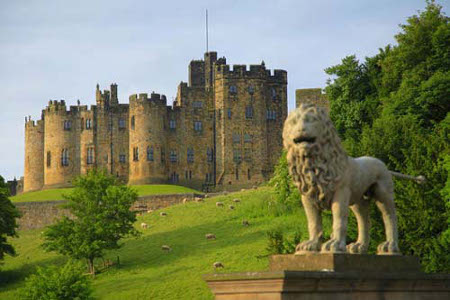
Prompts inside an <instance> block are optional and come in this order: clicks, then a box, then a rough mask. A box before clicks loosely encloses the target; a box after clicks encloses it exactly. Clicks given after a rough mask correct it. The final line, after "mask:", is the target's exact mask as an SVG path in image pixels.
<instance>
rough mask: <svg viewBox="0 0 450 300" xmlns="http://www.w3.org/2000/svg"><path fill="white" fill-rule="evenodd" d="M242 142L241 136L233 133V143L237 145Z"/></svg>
mask: <svg viewBox="0 0 450 300" xmlns="http://www.w3.org/2000/svg"><path fill="white" fill-rule="evenodd" d="M240 142H241V136H240V135H239V134H237V133H233V143H234V144H237V143H240Z"/></svg>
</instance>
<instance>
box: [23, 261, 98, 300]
mask: <svg viewBox="0 0 450 300" xmlns="http://www.w3.org/2000/svg"><path fill="white" fill-rule="evenodd" d="M91 294H92V288H91V284H90V281H89V279H88V278H87V277H86V276H85V275H83V270H82V267H81V266H80V265H79V264H77V263H76V262H73V261H68V262H67V263H66V264H65V265H64V266H63V267H62V268H58V267H56V266H50V267H47V268H44V269H43V268H38V270H37V273H36V274H33V275H31V276H30V277H28V278H27V279H26V282H25V287H24V288H23V290H22V291H21V298H22V299H24V300H41V299H45V300H65V299H67V300H71V299H78V300H88V299H93V298H92V296H91Z"/></svg>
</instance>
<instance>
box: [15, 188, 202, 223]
mask: <svg viewBox="0 0 450 300" xmlns="http://www.w3.org/2000/svg"><path fill="white" fill-rule="evenodd" d="M196 196H199V195H196V194H194V193H187V194H168V195H149V196H143V197H139V198H138V200H137V201H136V202H135V203H134V205H133V207H132V208H131V209H132V210H135V211H147V210H150V209H152V210H155V209H160V208H164V207H167V206H170V205H174V204H178V203H182V201H183V199H184V198H188V199H189V200H192V199H193V198H194V197H196ZM65 203H66V201H65V200H58V201H45V202H20V203H15V205H16V207H17V208H18V210H19V211H20V212H21V213H22V217H21V218H20V219H19V220H18V224H19V230H30V229H37V228H43V227H45V226H48V225H51V224H53V223H54V222H55V221H56V220H58V219H60V218H61V217H63V216H68V217H70V216H71V214H70V212H69V211H68V210H67V209H64V208H63V207H62V206H63V205H64V204H65Z"/></svg>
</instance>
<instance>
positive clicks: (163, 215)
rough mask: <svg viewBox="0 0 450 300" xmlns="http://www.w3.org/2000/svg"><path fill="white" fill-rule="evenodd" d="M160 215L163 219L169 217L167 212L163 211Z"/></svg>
mask: <svg viewBox="0 0 450 300" xmlns="http://www.w3.org/2000/svg"><path fill="white" fill-rule="evenodd" d="M159 215H160V216H161V217H167V213H166V212H163V211H162V212H160V213H159Z"/></svg>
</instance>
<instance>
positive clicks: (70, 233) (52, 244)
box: [43, 171, 138, 273]
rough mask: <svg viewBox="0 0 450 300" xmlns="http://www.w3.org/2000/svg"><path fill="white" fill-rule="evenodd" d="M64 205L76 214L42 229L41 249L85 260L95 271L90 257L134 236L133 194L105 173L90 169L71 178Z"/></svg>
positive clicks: (101, 255)
mask: <svg viewBox="0 0 450 300" xmlns="http://www.w3.org/2000/svg"><path fill="white" fill-rule="evenodd" d="M65 197H66V198H67V200H68V204H67V208H69V209H70V211H71V213H72V214H73V215H74V216H75V217H76V218H75V219H69V218H67V217H64V218H62V219H61V220H60V221H59V222H58V223H56V224H54V225H52V226H49V227H48V228H47V230H46V231H45V232H44V238H45V242H44V244H43V246H44V248H45V249H46V250H48V251H57V252H59V253H61V254H64V255H68V256H70V257H72V258H76V259H86V260H87V262H88V265H89V270H90V272H91V273H95V270H94V259H95V258H99V257H103V255H104V251H105V250H110V249H117V248H119V247H120V245H119V243H118V242H119V240H120V239H121V238H123V237H124V236H127V235H130V234H131V235H137V233H138V232H137V231H136V229H135V228H134V227H133V223H134V222H135V221H136V216H135V213H134V212H132V211H130V208H131V206H132V204H133V203H134V202H135V201H136V199H137V193H136V192H135V191H134V190H132V189H130V188H129V187H127V186H124V185H119V184H118V182H117V181H116V179H115V178H114V177H112V176H109V175H107V174H106V173H105V172H100V171H91V172H89V173H88V174H87V175H86V176H82V177H79V178H78V179H77V180H76V181H75V189H74V190H73V192H72V193H71V194H69V195H66V196H65Z"/></svg>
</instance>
